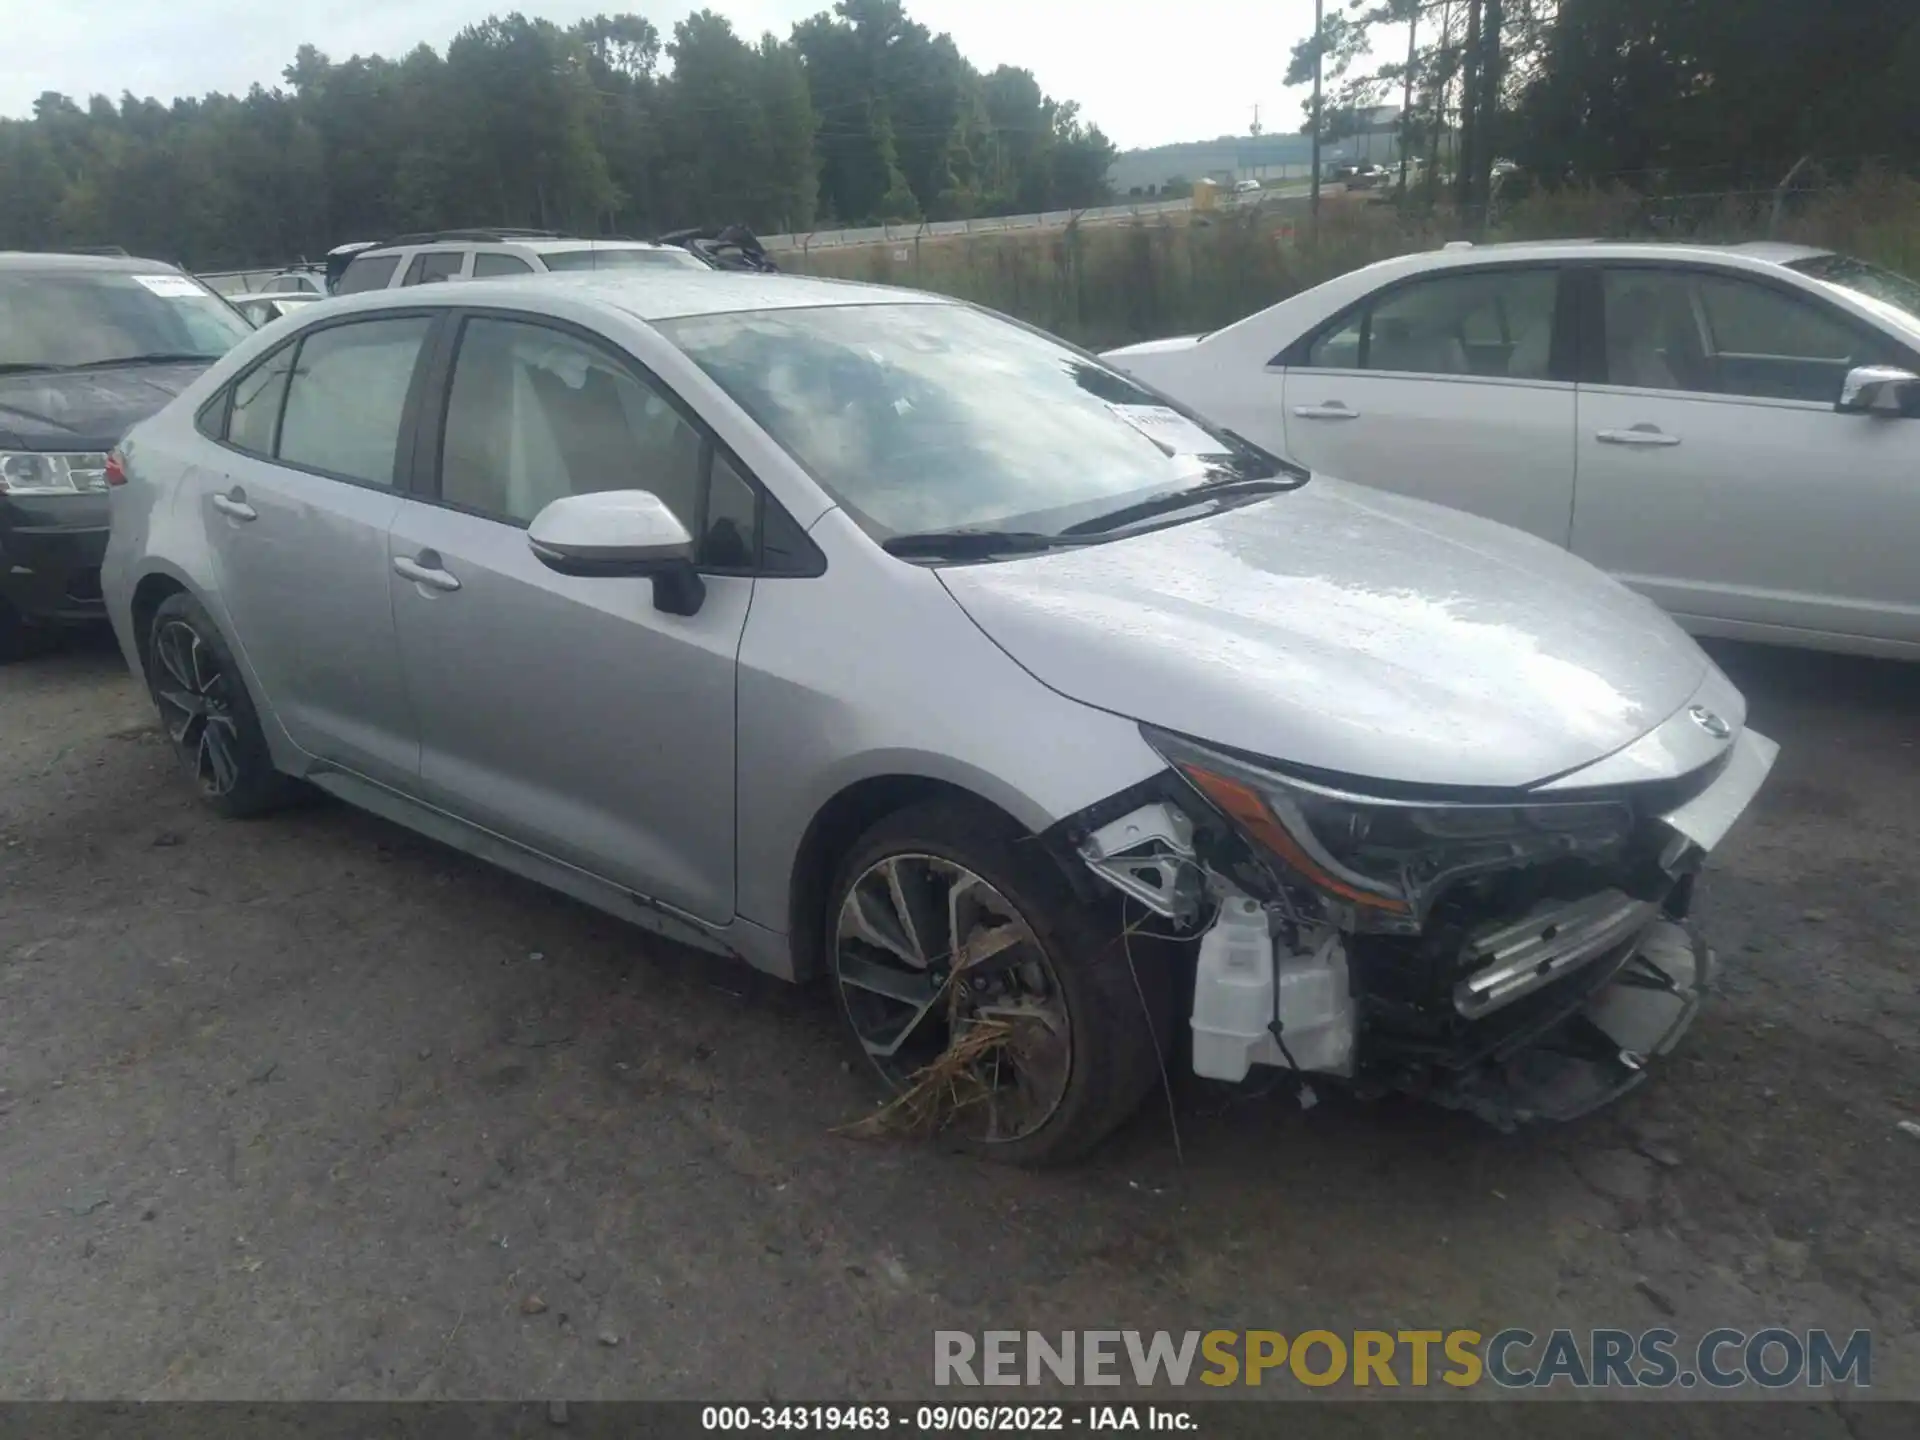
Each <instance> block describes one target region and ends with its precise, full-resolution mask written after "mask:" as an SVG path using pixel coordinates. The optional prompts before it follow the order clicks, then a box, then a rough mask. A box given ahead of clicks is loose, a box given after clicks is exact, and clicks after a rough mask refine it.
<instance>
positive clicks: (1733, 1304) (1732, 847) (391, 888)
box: [0, 644, 1920, 1436]
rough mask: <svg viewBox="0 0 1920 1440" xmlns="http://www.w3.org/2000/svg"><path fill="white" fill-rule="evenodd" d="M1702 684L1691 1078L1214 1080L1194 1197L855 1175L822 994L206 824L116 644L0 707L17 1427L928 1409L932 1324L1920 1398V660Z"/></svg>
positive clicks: (13, 677)
mask: <svg viewBox="0 0 1920 1440" xmlns="http://www.w3.org/2000/svg"><path fill="white" fill-rule="evenodd" d="M1722 659H1723V663H1724V664H1725V665H1726V666H1727V667H1728V669H1729V670H1730V671H1731V672H1732V673H1733V674H1734V675H1735V678H1736V679H1737V680H1739V681H1740V682H1741V683H1742V684H1743V685H1744V686H1745V687H1746V688H1747V691H1748V693H1749V695H1750V697H1751V699H1752V702H1753V708H1754V712H1755V717H1756V721H1757V723H1758V725H1759V726H1760V727H1761V728H1762V729H1764V730H1766V731H1767V732H1769V733H1771V734H1772V735H1774V736H1775V737H1776V738H1777V739H1779V740H1780V741H1781V742H1782V744H1783V745H1784V747H1785V750H1784V754H1783V757H1782V759H1781V762H1780V766H1779V768H1778V769H1777V770H1776V771H1775V774H1774V778H1773V780H1772V782H1771V784H1770V787H1769V788H1768V790H1767V791H1766V792H1765V793H1764V794H1763V796H1762V798H1761V801H1760V804H1759V806H1758V808H1757V810H1756V813H1755V814H1754V815H1753V816H1751V817H1749V818H1748V819H1747V820H1746V821H1745V822H1743V824H1742V826H1741V828H1740V829H1739V830H1738V831H1737V832H1736V833H1735V835H1734V836H1733V837H1732V839H1731V840H1730V841H1729V842H1728V845H1727V847H1726V849H1725V850H1724V852H1723V854H1722V855H1721V856H1720V857H1719V858H1718V861H1717V864H1716V867H1715V871H1714V873H1713V875H1712V877H1711V881H1712V883H1711V884H1710V885H1708V886H1707V887H1706V888H1705V890H1704V892H1703V898H1702V903H1701V907H1700V910H1701V917H1702V920H1703V922H1704V923H1705V924H1706V925H1707V926H1708V927H1709V928H1710V933H1711V935H1712V937H1713V938H1714V940H1715V941H1716V943H1717V945H1718V947H1719V949H1720V951H1721V954H1722V957H1723V959H1724V960H1725V961H1726V970H1725V979H1724V982H1723V987H1722V988H1723V993H1722V994H1721V995H1720V996H1719V997H1718V1000H1717V1003H1715V1004H1714V1005H1713V1006H1712V1008H1711V1009H1710V1010H1709V1011H1708V1012H1707V1013H1706V1014H1705V1015H1704V1016H1703V1018H1702V1019H1701V1021H1700V1022H1699V1023H1698V1024H1697V1025H1696V1027H1695V1029H1694V1031H1693V1034H1692V1036H1691V1037H1690V1040H1689V1042H1688V1045H1687V1046H1686V1047H1685V1048H1684V1049H1683V1050H1682V1052H1681V1054H1680V1055H1679V1056H1678V1057H1677V1058H1676V1060H1675V1062H1674V1063H1672V1064H1671V1065H1670V1067H1669V1068H1668V1071H1667V1073H1665V1074H1664V1075H1662V1076H1659V1077H1656V1079H1655V1080H1654V1082H1653V1083H1651V1084H1650V1085H1648V1086H1647V1087H1645V1088H1643V1089H1642V1090H1641V1091H1639V1092H1638V1093H1636V1094H1635V1095H1634V1096H1632V1097H1630V1098H1629V1099H1628V1100H1627V1101H1625V1102H1624V1103H1623V1104H1621V1105H1620V1106H1618V1107H1616V1108H1615V1109H1614V1110H1613V1111H1611V1112H1609V1113H1606V1114H1604V1115H1602V1116H1600V1117H1597V1118H1595V1119H1592V1120H1589V1121H1587V1122H1585V1123H1583V1124H1581V1125H1578V1126H1575V1127H1570V1128H1565V1129H1560V1130H1551V1131H1534V1132H1531V1133H1526V1134H1522V1135H1518V1136H1501V1135H1498V1134H1495V1133H1492V1132H1490V1131H1488V1130H1486V1129H1483V1128H1482V1127H1481V1126H1479V1125H1478V1124H1477V1123H1476V1122H1474V1121H1472V1120H1469V1119H1466V1118H1463V1117H1459V1116H1453V1115H1447V1114H1441V1113H1438V1112H1432V1111H1427V1110H1423V1109H1420V1108H1417V1107H1414V1106H1412V1105H1405V1104H1377V1105H1369V1106H1362V1105H1359V1104H1357V1103H1353V1102H1349V1101H1347V1100H1344V1099H1342V1098H1340V1097H1338V1096H1333V1097H1328V1098H1325V1099H1323V1101H1322V1103H1321V1104H1319V1105H1318V1106H1316V1107H1314V1108H1313V1109H1311V1110H1307V1111H1303V1110H1302V1109H1301V1108H1300V1107H1299V1106H1298V1105H1297V1104H1295V1103H1294V1102H1293V1101H1292V1100H1291V1099H1289V1098H1285V1097H1283V1096H1278V1095H1276V1096H1270V1097H1268V1098H1265V1099H1259V1098H1256V1099H1235V1098H1229V1097H1226V1096H1224V1095H1223V1094H1220V1093H1216V1092H1212V1091H1209V1090H1206V1089H1204V1088H1202V1087H1201V1086H1199V1085H1198V1084H1197V1083H1194V1082H1189V1083H1188V1084H1186V1085H1184V1086H1182V1087H1181V1092H1180V1095H1179V1099H1178V1104H1177V1107H1176V1108H1177V1122H1178V1133H1179V1139H1180V1142H1181V1150H1182V1151H1183V1153H1184V1158H1182V1155H1181V1153H1180V1152H1177V1151H1176V1147H1175V1143H1174V1138H1173V1129H1172V1125H1171V1123H1170V1120H1169V1115H1168V1112H1167V1109H1166V1107H1164V1106H1155V1107H1153V1108H1151V1109H1150V1110H1149V1111H1148V1112H1147V1113H1146V1114H1144V1115H1143V1116H1142V1117H1141V1118H1140V1119H1139V1120H1138V1121H1137V1122H1136V1123H1135V1124H1134V1125H1132V1126H1131V1127H1130V1128H1129V1129H1128V1130H1127V1131H1126V1132H1125V1133H1123V1134H1122V1135H1121V1136H1120V1137H1119V1138H1118V1139H1117V1141H1116V1142H1115V1143H1113V1144H1111V1145H1110V1146H1108V1147H1107V1148H1106V1149H1105V1150H1104V1151H1102V1152H1101V1153H1100V1154H1099V1155H1098V1156H1097V1157H1096V1158H1095V1160H1094V1161H1093V1162H1092V1163H1090V1164H1088V1165H1086V1166H1085V1167H1083V1168H1080V1169H1078V1170H1075V1171H1071V1172H1068V1173H1064V1174H1051V1175H1033V1174H1025V1173H1019V1172H1012V1171H1007V1170H1003V1169H1000V1168H997V1167H994V1166H991V1165H986V1164H983V1163H979V1162H976V1161H973V1160H971V1159H967V1158H964V1157H961V1156H957V1155H952V1154H945V1153H941V1152H940V1151H939V1150H938V1149H937V1148H935V1147H911V1146H889V1145H876V1144H873V1143H870V1142H860V1141H854V1140H850V1139H847V1138H844V1137H842V1136H839V1135H836V1134H835V1133H834V1131H835V1127H836V1126H839V1125H841V1124H843V1123H844V1122H846V1121H848V1120H850V1119H852V1118H854V1117H856V1116H858V1115H860V1114H861V1113H863V1110H864V1108H865V1107H866V1106H867V1105H868V1104H869V1103H870V1096H869V1092H868V1091H867V1090H866V1088H865V1085H864V1082H863V1080H862V1078H861V1077H860V1076H859V1075H857V1074H855V1073H853V1071H852V1070H851V1069H850V1068H849V1067H848V1066H847V1065H846V1064H845V1063H844V1061H845V1057H846V1054H847V1052H846V1051H845V1050H844V1049H843V1048H842V1046H841V1043H840V1040H839V1037H838V1036H837V1034H836V1033H835V1030H834V1024H833V1016H832V1014H831V1012H830V1011H829V1009H828V1007H827V1004H826V1002H825V1000H824V998H823V997H821V996H820V995H818V994H816V993H809V992H803V991H792V990H787V989H784V988H782V987H779V986H777V985H774V984H772V983H770V982H762V981H761V980H759V979H757V978H756V977H755V976H753V975H751V974H748V973H746V972H744V971H741V970H737V969H733V968H728V967H717V966H715V965H714V964H712V963H710V962H708V961H706V960H704V959H701V958H699V957H697V956H694V955H692V954H690V953H687V952H681V951H678V950H675V949H672V948H670V947H666V946H662V945H659V944H656V943H654V942H651V941H650V940H648V939H647V938H645V937H643V936H642V935H640V934H638V933H637V932H633V931H629V930H627V929H625V928H623V927H621V926H620V925H619V924H617V923H616V922H614V921H613V920H611V919H606V918H602V917H601V916H599V915H598V914H597V913H595V912H592V911H589V910H587V909H584V908H582V907H580V906H578V905H575V904H573V903H572V902H570V901H567V900H564V899H560V898H557V897H554V896H552V895H549V894H547V893H545V892H543V891H540V890H538V889H536V888H535V887H533V886H531V885H528V884H524V883H521V882H519V881H517V880H514V879H511V878H508V877H505V876H503V875H500V874H498V873H495V872H492V871H490V870H488V869H486V868H484V867H483V866H481V865H479V864H477V863H474V862H470V861H468V860H466V859H464V858H463V857H461V856H458V855H456V854H453V853H451V852H449V851H446V850H444V849H441V848H439V847H437V846H435V845H432V844H429V843H427V842H424V841H420V840H416V839H414V838H412V837H411V836H410V835H408V834H406V833H404V832H402V831H400V830H397V829H395V828H393V827H391V826H389V825H386V824H384V823H382V822H379V821H376V820H373V819H370V818H367V817H365V816H362V815H359V814H357V813H354V812H352V811H349V810H347V809H344V808H342V807H339V806H336V805H325V804H316V805H315V806H313V807H311V808H309V809H306V810H303V811H300V812H297V813H294V814H291V815H286V816H281V817H277V818H275V819H272V820H267V821H262V822H255V823H251V824H232V823H222V822H219V821H216V820H213V819H211V818H209V817H207V816H204V815H203V814H202V813H201V812H200V811H199V809H198V808H197V806H196V804H195V802H194V801H193V799H192V798H191V796H190V794H189V791H188V788H187V786H186V784H185V782H184V780H183V779H182V778H181V777H180V776H179V775H178V774H177V773H176V771H175V768H174V766H173V762H172V760H171V758H170V755H169V754H168V752H167V751H166V750H165V749H164V748H163V745H162V743H161V740H160V737H159V736H158V735H157V733H156V732H155V730H154V729H153V728H152V722H151V711H150V709H149V707H148V705H147V702H146V700H145V698H144V696H143V695H142V694H141V693H140V692H139V691H138V690H137V689H136V687H135V686H134V684H133V683H132V682H131V681H130V680H129V679H128V677H127V676H126V674H125V673H124V672H123V670H122V669H121V666H120V663H119V660H118V656H117V655H116V654H115V653H114V652H113V651H112V650H111V648H110V647H109V646H106V645H103V644H102V645H88V646H82V647H80V648H77V649H74V650H70V651H68V652H67V653H64V654H61V655H56V656H52V657H48V658H45V659H41V660H37V661H33V662H30V663H28V664H26V665H22V666H16V667H13V668H10V669H8V670H6V671H4V672H0V1087H4V1088H0V1297H4V1304H0V1358H3V1359H4V1367H0V1368H3V1372H4V1373H3V1374H0V1394H4V1395H7V1396H12V1397H25V1398H40V1397H61V1396H122V1397H150V1398H167V1397H240V1396H251V1397H327V1398H352V1397H394V1398H405V1397H428V1396H432V1397H441V1396H503V1397H504V1396H517V1397H540V1396H554V1395H565V1396H572V1397H577V1398H590V1397H603V1398H604V1397H616V1396H682V1397H706V1398H713V1397H716V1396H725V1397H733V1398H757V1397H761V1396H774V1397H780V1398H811V1399H828V1398H846V1397H850V1396H862V1397H873V1396H895V1397H911V1396H921V1397H924V1396H925V1395H926V1393H927V1392H928V1388H929V1381H930V1368H931V1355H932V1340H931V1332H932V1331H933V1330H934V1329H935V1328H936V1327H945V1328H963V1329H973V1330H980V1329H985V1328H990V1327H1035V1328H1040V1329H1045V1330H1062V1329H1068V1328H1077V1327H1087V1326H1111V1327H1141V1328H1152V1327H1159V1326H1165V1327H1168V1328H1172V1329H1176V1330H1186V1329H1190V1328H1202V1329H1204V1328H1210V1327H1215V1326H1218V1327H1224V1328H1242V1327H1270V1328H1275V1329H1279V1330H1282V1331H1286V1332H1298V1331H1300V1330H1302V1329H1307V1328H1312V1327H1324V1328H1329V1329H1333V1330H1336V1331H1339V1330H1343V1329H1351V1328H1355V1327H1362V1328H1365V1327H1380V1328H1385V1329H1389V1330H1391V1329H1396V1328H1416V1327H1421V1326H1431V1327H1440V1328H1448V1327H1456V1326H1471V1327H1475V1328H1479V1329H1481V1330H1483V1331H1487V1332H1491V1331H1493V1330H1496V1329H1498V1328H1501V1327H1503V1326H1506V1325H1525V1326H1527V1327H1529V1328H1531V1329H1533V1330H1535V1331H1540V1332H1544V1331H1545V1330H1547V1329H1549V1328H1551V1327H1553V1326H1555V1325H1571V1326H1578V1327H1582V1328H1584V1327H1588V1326H1594V1325H1616V1326H1621V1327H1624V1328H1628V1329H1634V1330H1638V1329H1642V1328H1644V1327H1646V1326H1649V1325H1656V1324H1660V1323H1663V1322H1670V1323H1672V1324H1673V1325H1674V1326H1675V1327H1676V1328H1678V1329H1680V1330H1682V1332H1683V1333H1697V1332H1698V1331H1701V1330H1704V1329H1706V1328H1709V1327H1711V1326H1714V1325H1729V1326H1736V1327H1744V1328H1749V1329H1752V1328H1758V1327H1759V1326H1761V1325H1763V1324H1782V1325H1787V1326H1791V1327H1807V1326H1813V1325H1824V1326H1828V1327H1833V1328H1837V1329H1840V1330H1842V1331H1845V1330H1850V1329H1852V1328H1854V1327H1870V1328H1872V1329H1873V1331H1874V1332H1875V1373H1874V1381H1875V1388H1876V1390H1877V1391H1878V1392H1879V1393H1880V1394H1882V1395H1889V1394H1900V1395H1904V1396H1907V1397H1910V1398H1920V1367H1917V1366H1916V1363H1915V1360H1916V1356H1920V1333H1917V1332H1920V1211H1916V1207H1915V1205H1914V1196H1915V1194H1916V1192H1917V1191H1920V1138H1915V1137H1914V1136H1911V1135H1908V1134H1906V1133H1903V1132H1901V1131H1900V1130H1898V1129H1897V1128H1896V1125H1897V1122H1898V1121H1900V1120H1901V1119H1906V1118H1912V1117H1916V1116H1920V995H1917V993H1916V992H1917V987H1916V984H1915V976H1916V970H1917V969H1920V957H1916V954H1915V950H1914V946H1915V941H1916V939H1917V938H1920V898H1917V897H1916V893H1915V889H1916V883H1915V882H1916V876H1917V875H1920V867H1916V863H1915V855H1916V852H1920V749H1917V748H1916V743H1917V742H1920V666H1913V667H1898V666H1889V665H1875V664H1868V663H1862V662H1852V661H1841V660H1832V659H1823V658H1819V657H1811V656H1795V655H1790V654H1775V653H1766V652H1759V651H1745V650H1736V649H1729V650H1726V651H1724V652H1722ZM1796 1408H1797V1407H1796ZM1867 1408H1868V1409H1873V1408H1877V1407H1867ZM1809 1416H1811V1417H1812V1420H1813V1429H1812V1431H1811V1432H1810V1433H1821V1434H1828V1433H1830V1434H1834V1435H1836V1436H1837V1435H1840V1434H1842V1433H1844V1432H1845V1431H1846V1430H1849V1429H1850V1430H1851V1431H1852V1433H1854V1434H1855V1435H1861V1434H1864V1433H1866V1430H1864V1429H1862V1428H1861V1425H1862V1422H1861V1421H1860V1419H1859V1414H1858V1411H1857V1408H1856V1407H1847V1412H1846V1413H1841V1412H1836V1411H1835V1410H1833V1409H1832V1408H1831V1407H1824V1408H1818V1409H1815V1410H1813V1411H1808V1412H1801V1418H1802V1419H1803V1420H1805V1419H1807V1418H1808V1417H1809ZM1873 1428H1874V1426H1873V1425H1871V1424H1869V1425H1867V1426H1866V1429H1873ZM1886 1433H1892V1432H1891V1431H1888V1432H1886Z"/></svg>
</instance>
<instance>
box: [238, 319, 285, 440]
mask: <svg viewBox="0 0 1920 1440" xmlns="http://www.w3.org/2000/svg"><path fill="white" fill-rule="evenodd" d="M292 373H293V346H291V345H283V346H281V348H280V349H278V350H276V351H274V352H273V354H271V355H269V356H268V357H267V358H266V359H265V360H262V361H261V362H260V363H259V364H258V365H256V366H254V367H253V369H251V370H249V371H248V372H247V373H246V374H244V375H242V376H241V377H240V378H239V379H238V380H236V381H234V382H233V408H232V409H231V410H230V411H228V412H227V443H228V444H230V445H236V446H238V447H239V448H240V449H242V450H246V451H249V452H251V453H252V454H255V455H259V456H262V457H270V456H272V454H273V438H274V431H275V430H276V429H278V428H279V424H280V401H281V400H282V398H283V397H285V395H286V393H287V377H288V376H289V375H291V374H292Z"/></svg>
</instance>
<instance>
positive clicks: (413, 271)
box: [400, 250, 466, 285]
mask: <svg viewBox="0 0 1920 1440" xmlns="http://www.w3.org/2000/svg"><path fill="white" fill-rule="evenodd" d="M465 258H466V257H465V256H464V255H462V254H461V252H460V251H458V250H422V251H421V252H420V253H419V254H418V255H416V256H414V257H413V263H412V264H411V265H409V266H407V274H406V278H405V279H404V280H402V281H401V282H400V283H401V284H402V285H426V284H429V283H430V282H432V281H435V280H447V279H451V278H452V277H453V276H455V275H458V274H459V273H460V262H461V261H462V260H463V259H465Z"/></svg>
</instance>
